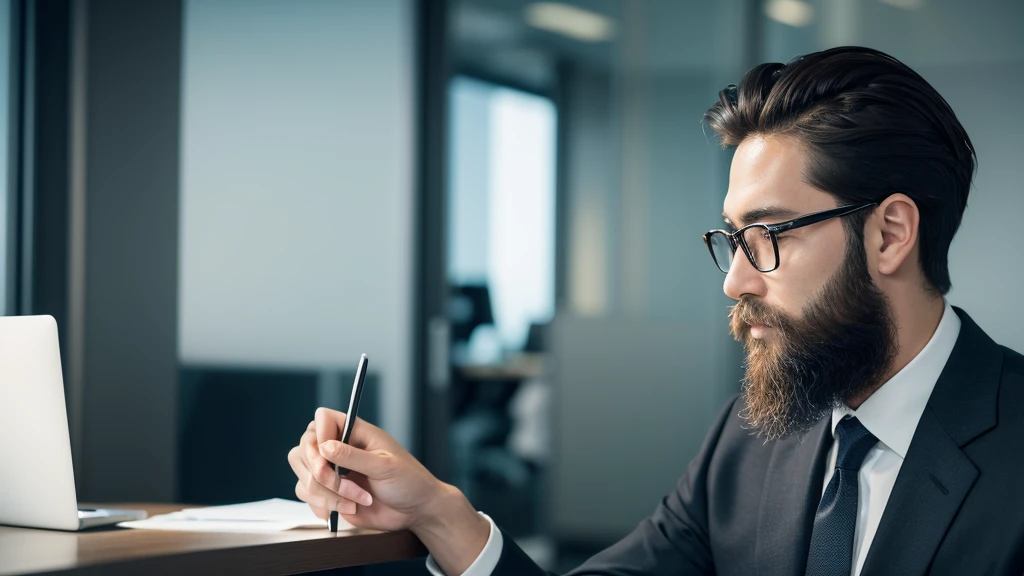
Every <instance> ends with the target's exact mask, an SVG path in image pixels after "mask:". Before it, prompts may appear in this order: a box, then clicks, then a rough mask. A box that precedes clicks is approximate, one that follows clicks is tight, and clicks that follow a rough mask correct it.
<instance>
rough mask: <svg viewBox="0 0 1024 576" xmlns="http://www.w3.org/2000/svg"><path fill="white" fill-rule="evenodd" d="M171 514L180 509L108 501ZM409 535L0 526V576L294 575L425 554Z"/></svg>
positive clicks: (348, 532) (312, 530)
mask: <svg viewBox="0 0 1024 576" xmlns="http://www.w3.org/2000/svg"><path fill="white" fill-rule="evenodd" d="M104 506H106V507H110V508H130V509H144V510H146V511H147V512H149V514H150V515H154V514H167V513H168V512H173V511H175V510H181V509H182V508H183V506H175V505H168V504H164V505H157V504H106V505H104ZM426 554H427V551H426V549H425V548H424V547H423V544H421V543H420V541H419V540H418V539H417V538H416V537H415V536H414V535H413V534H412V533H411V532H376V531H373V530H362V529H356V530H352V531H346V532H339V533H338V534H337V535H333V534H331V533H330V531H328V530H327V529H326V528H324V529H298V530H289V531H287V532H274V533H268V534H234V533H217V532H176V531H160V530H131V529H122V528H116V527H113V528H99V529H94V530H88V531H85V532H59V531H53V530H34V529H28V528H13V527H9V526H0V575H3V576H7V575H10V574H68V575H71V574H74V575H87V574H88V575H98V574H104V575H108V574H109V575H112V576H116V575H118V574H146V575H151V574H186V575H189V576H198V575H200V574H246V575H257V574H296V573H301V572H310V571H314V570H326V569H330V568H344V567H349V566H364V565H367V564H377V563H380V562H391V561H394V560H405V559H409V558H416V557H418V556H426Z"/></svg>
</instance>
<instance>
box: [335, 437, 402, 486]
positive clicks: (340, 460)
mask: <svg viewBox="0 0 1024 576" xmlns="http://www.w3.org/2000/svg"><path fill="white" fill-rule="evenodd" d="M320 455H321V456H323V457H324V458H326V459H327V460H329V461H331V462H333V463H334V464H335V465H337V466H341V467H342V468H348V469H349V470H354V471H356V472H359V473H360V474H362V475H364V476H366V477H368V478H374V479H380V478H386V477H387V476H388V475H390V473H391V468H392V460H393V456H392V455H391V454H390V453H388V452H385V451H383V450H377V451H375V452H367V451H366V450H362V449H360V448H356V447H355V446H352V445H351V444H342V443H341V442H338V441H337V440H328V441H326V442H321V443H320Z"/></svg>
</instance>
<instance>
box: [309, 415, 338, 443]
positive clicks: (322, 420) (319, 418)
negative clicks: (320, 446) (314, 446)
mask: <svg viewBox="0 0 1024 576" xmlns="http://www.w3.org/2000/svg"><path fill="white" fill-rule="evenodd" d="M313 425H314V427H315V428H314V429H315V431H316V441H317V443H322V442H326V441H327V440H341V431H342V430H344V429H345V413H344V412H338V411H337V410H331V409H330V408H323V407H320V408H317V409H316V414H315V415H314V417H313Z"/></svg>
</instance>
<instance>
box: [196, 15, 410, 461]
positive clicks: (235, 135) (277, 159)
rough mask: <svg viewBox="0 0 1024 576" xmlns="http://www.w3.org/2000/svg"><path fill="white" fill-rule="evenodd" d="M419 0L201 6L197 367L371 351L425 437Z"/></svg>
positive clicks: (403, 425) (403, 429)
mask: <svg viewBox="0 0 1024 576" xmlns="http://www.w3.org/2000/svg"><path fill="white" fill-rule="evenodd" d="M413 37H414V34H413V2H412V1H411V0H382V1H374V2H359V1H347V2H336V1H331V0H301V1H288V2H282V1H279V0H259V1H251V2H231V1H223V0H191V1H186V2H185V23H184V50H183V67H184V68H183V75H184V76H183V90H182V100H183V101H182V144H181V153H182V160H181V178H182V180H181V215H182V217H181V238H180V247H181V260H180V310H181V314H180V318H179V325H178V326H179V338H178V349H179V354H180V359H181V361H182V362H185V363H192V364H204V365H235V366H238V365H242V366H249V367H293V368H294V367H297V368H314V369H317V368H319V369H330V368H339V367H351V366H354V365H355V363H356V361H357V360H358V358H359V354H360V353H362V352H365V353H367V354H368V355H369V357H370V366H371V369H372V370H373V371H375V372H377V373H378V374H379V375H380V379H381V382H382V387H383V390H382V391H381V396H380V397H381V405H382V412H383V413H382V417H383V424H384V427H385V428H387V429H388V431H389V432H391V433H392V434H393V435H394V436H395V437H396V438H397V439H398V440H399V441H400V442H402V443H403V444H405V445H407V446H408V445H409V443H410V441H411V434H412V430H411V414H412V406H411V397H412V394H411V390H412V385H411V376H412V375H411V363H412V356H411V354H412V333H411V328H412V302H413V300H412V282H413V279H412V272H413V261H412V258H413V252H412V250H413V245H412V242H413V237H412V224H413V203H414V182H413V171H414V146H415V138H414V136H415V127H414V121H415V119H414V88H415V86H414V68H413V66H414V54H413Z"/></svg>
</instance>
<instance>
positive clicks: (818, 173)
mask: <svg viewBox="0 0 1024 576" xmlns="http://www.w3.org/2000/svg"><path fill="white" fill-rule="evenodd" d="M704 120H705V121H706V122H707V123H708V125H709V126H710V127H711V128H712V129H713V130H714V131H715V132H717V133H718V135H719V138H720V140H721V143H722V145H723V146H725V147H733V146H737V145H739V143H740V142H742V141H743V140H744V139H746V138H747V137H750V136H756V135H761V136H770V135H791V136H794V137H795V138H797V140H798V141H799V142H801V144H802V145H804V146H806V148H807V150H808V153H809V155H810V160H809V162H808V167H807V171H806V174H804V179H805V181H806V182H808V183H809V184H811V185H812V186H815V187H816V188H819V189H821V190H824V191H826V192H828V193H830V194H832V195H833V196H835V197H836V198H837V199H839V201H841V202H842V203H845V204H855V203H862V202H872V201H881V200H883V199H885V198H886V197H887V196H889V195H890V194H894V193H897V192H902V193H903V194H906V195H907V196H908V197H910V198H911V199H913V200H914V202H915V203H916V204H917V207H918V210H919V211H920V214H921V222H920V228H919V230H920V232H919V235H918V241H919V244H920V247H921V248H920V256H921V269H922V271H923V272H924V276H925V279H926V280H927V282H928V283H929V284H930V285H931V286H930V288H932V289H934V290H935V291H938V292H939V293H940V294H945V293H946V292H948V291H949V288H950V279H949V265H948V257H949V245H950V243H951V242H952V241H953V235H954V234H956V231H957V228H958V227H959V226H960V220H961V218H962V217H963V213H964V209H965V208H966V207H967V194H968V192H969V191H970V187H971V179H972V177H973V176H974V166H975V162H976V156H975V152H974V146H973V145H972V144H971V140H970V138H969V137H968V136H967V132H966V131H965V130H964V127H963V126H961V125H960V122H959V121H958V120H957V118H956V115H955V114H953V110H952V108H950V107H949V104H948V103H947V102H946V101H945V100H944V99H943V98H942V96H940V95H939V93H938V92H936V91H935V89H934V88H932V86H931V85H930V84H928V82H926V81H925V80H924V78H922V77H921V76H920V75H919V74H917V73H916V72H914V71H913V70H911V69H910V68H909V67H907V66H906V65H905V64H903V63H902V62H900V61H899V60H897V59H895V58H893V57H892V56H889V55H888V54H884V53H882V52H879V51H877V50H872V49H869V48H860V47H852V46H849V47H842V48H833V49H831V50H825V51H822V52H815V53H813V54H808V55H806V56H802V57H799V58H796V59H794V60H793V61H791V62H790V63H789V64H780V63H768V64H761V65H759V66H756V67H754V68H752V69H751V70H750V71H748V72H747V73H746V74H745V75H744V76H743V79H742V80H741V81H740V84H739V86H736V85H730V86H728V87H727V88H726V89H725V90H722V91H721V92H719V101H718V102H717V103H716V104H715V105H714V106H712V107H711V109H709V110H708V111H707V112H706V113H705V115H704ZM867 215H868V213H866V212H864V213H860V214H856V215H854V216H852V217H849V218H847V219H846V220H845V221H846V225H847V230H848V231H849V232H852V234H851V236H852V239H853V240H855V241H856V242H857V245H858V246H859V247H860V248H861V249H863V238H864V222H865V221H866V219H867Z"/></svg>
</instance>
